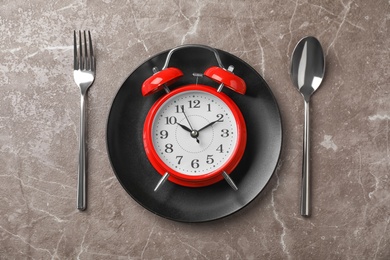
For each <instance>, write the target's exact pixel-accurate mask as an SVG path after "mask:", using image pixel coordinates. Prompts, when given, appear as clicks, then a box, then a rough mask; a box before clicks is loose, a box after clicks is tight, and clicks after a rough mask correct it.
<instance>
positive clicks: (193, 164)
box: [191, 159, 199, 169]
mask: <svg viewBox="0 0 390 260" xmlns="http://www.w3.org/2000/svg"><path fill="white" fill-rule="evenodd" d="M191 167H192V168H194V169H197V168H199V160H198V159H194V160H192V161H191Z"/></svg>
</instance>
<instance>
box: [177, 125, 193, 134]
mask: <svg viewBox="0 0 390 260" xmlns="http://www.w3.org/2000/svg"><path fill="white" fill-rule="evenodd" d="M176 124H178V125H179V126H180V127H181V128H183V129H184V130H186V131H187V132H190V133H191V132H192V130H191V129H190V128H188V127H187V126H185V125H182V124H179V123H176Z"/></svg>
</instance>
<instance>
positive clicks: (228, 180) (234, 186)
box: [222, 171, 238, 191]
mask: <svg viewBox="0 0 390 260" xmlns="http://www.w3.org/2000/svg"><path fill="white" fill-rule="evenodd" d="M222 176H223V178H225V181H226V182H227V183H229V185H230V187H232V189H233V190H235V191H237V190H238V188H237V185H236V184H235V183H234V181H233V180H232V178H230V176H229V174H227V173H226V172H225V171H223V172H222Z"/></svg>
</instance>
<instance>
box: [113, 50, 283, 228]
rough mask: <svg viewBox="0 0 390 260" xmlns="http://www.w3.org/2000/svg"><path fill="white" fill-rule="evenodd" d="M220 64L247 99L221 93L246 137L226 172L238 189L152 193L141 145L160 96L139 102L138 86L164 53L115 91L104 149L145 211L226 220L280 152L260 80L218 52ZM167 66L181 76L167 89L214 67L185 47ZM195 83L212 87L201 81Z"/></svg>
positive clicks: (277, 124) (153, 176) (210, 58)
mask: <svg viewBox="0 0 390 260" xmlns="http://www.w3.org/2000/svg"><path fill="white" fill-rule="evenodd" d="M218 53H219V55H220V57H221V61H222V63H223V65H224V66H225V67H226V68H227V67H228V66H229V65H233V66H234V67H235V69H234V73H235V74H236V75H238V76H240V77H242V78H243V79H244V80H245V82H246V84H247V93H246V95H244V96H243V95H240V94H237V93H234V92H232V91H231V90H229V89H227V88H226V87H225V88H224V90H223V91H224V92H225V93H226V94H227V95H228V96H230V97H231V98H232V99H233V100H234V101H235V102H236V104H237V105H238V106H239V108H240V109H241V112H242V114H243V116H244V118H245V121H246V125H247V132H248V137H247V138H248V141H247V147H246V150H245V153H244V156H243V158H242V160H241V162H240V163H239V165H238V166H237V168H236V169H235V170H234V171H233V172H232V173H231V175H230V176H231V178H232V179H233V180H234V182H235V183H236V184H237V186H238V188H239V190H238V191H234V190H233V189H232V188H231V187H230V186H229V185H228V184H227V183H226V182H225V181H224V180H223V181H220V182H218V183H216V184H214V185H211V186H207V187H202V188H188V187H182V186H179V185H176V184H173V183H171V182H169V181H167V182H165V183H164V185H163V186H161V187H160V189H159V190H158V191H157V192H154V191H153V189H154V188H155V186H156V184H157V182H158V181H159V179H160V178H161V175H160V174H158V173H157V172H156V171H155V170H154V169H153V167H152V166H151V164H150V163H149V161H148V159H147V157H146V154H145V151H144V148H143V141H142V131H143V124H144V120H145V117H146V114H147V113H148V111H149V109H150V108H151V106H152V105H153V103H154V102H155V101H156V100H157V99H158V98H159V97H160V96H162V95H163V94H164V93H165V92H164V91H160V93H156V94H153V95H151V96H148V97H143V96H142V94H141V85H142V83H143V81H144V80H145V79H147V78H148V77H150V76H151V75H152V74H153V73H152V68H153V67H158V68H162V66H163V65H164V62H165V58H166V55H167V52H163V53H160V54H158V55H156V56H154V57H152V58H150V59H149V60H147V61H146V62H144V63H143V64H142V65H141V66H139V67H138V68H137V69H136V70H135V71H134V72H133V73H131V74H130V76H129V77H128V78H127V79H126V81H125V82H124V83H123V85H122V87H121V88H120V89H119V91H118V93H117V95H116V97H115V99H114V101H113V103H112V107H111V110H110V114H109V118H108V123H107V149H108V154H109V158H110V161H111V165H112V167H113V169H114V172H115V174H116V176H117V178H118V180H119V182H120V183H121V184H122V186H123V188H124V189H125V190H126V191H127V192H128V193H129V194H130V195H131V197H132V198H133V199H135V200H136V201H137V202H138V203H139V204H141V205H142V206H143V207H145V208H146V209H148V210H150V211H151V212H154V213H155V214H158V215H160V216H162V217H165V218H168V219H172V220H176V221H182V222H203V221H209V220H215V219H218V218H222V217H225V216H227V215H230V214H232V213H234V212H236V211H238V210H240V209H241V208H243V207H244V206H246V205H247V204H248V203H250V202H251V201H252V200H253V199H254V198H255V197H256V196H257V195H258V194H259V193H260V192H261V191H262V190H263V188H264V187H265V186H266V184H267V183H268V181H269V180H270V178H271V176H272V174H273V172H274V170H275V168H276V165H277V162H278V159H279V155H280V151H281V145H282V123H281V117H280V113H279V108H278V105H277V103H276V100H275V98H274V96H273V94H272V92H271V90H270V88H269V87H268V85H267V83H266V82H265V81H264V79H263V78H262V77H261V76H260V75H259V74H258V73H257V72H256V71H255V70H254V69H253V68H252V67H250V66H249V65H248V64H247V63H245V62H244V61H242V60H241V59H239V58H237V57H235V56H233V55H231V54H229V53H227V52H224V51H221V50H218ZM169 65H170V66H173V67H177V68H179V69H181V70H182V71H183V73H184V76H183V77H182V78H181V79H180V80H179V81H178V82H176V83H175V84H174V85H171V86H170V88H171V89H174V88H177V87H180V86H182V85H185V84H189V83H195V82H196V78H195V77H194V76H193V73H194V72H196V73H203V72H204V71H205V70H206V69H207V68H209V67H210V66H216V65H217V63H216V61H215V56H214V55H213V54H212V52H210V51H209V50H206V49H202V48H199V47H189V48H184V49H181V50H178V51H176V52H175V53H174V54H173V55H172V58H171V61H170V64H169ZM199 83H201V84H206V85H211V86H215V87H217V84H216V83H214V82H212V81H211V80H209V79H207V78H205V77H203V78H199Z"/></svg>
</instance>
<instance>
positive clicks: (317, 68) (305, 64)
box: [290, 36, 325, 217]
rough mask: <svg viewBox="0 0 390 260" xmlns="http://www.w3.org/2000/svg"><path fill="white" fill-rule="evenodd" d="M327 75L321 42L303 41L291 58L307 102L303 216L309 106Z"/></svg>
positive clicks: (306, 195)
mask: <svg viewBox="0 0 390 260" xmlns="http://www.w3.org/2000/svg"><path fill="white" fill-rule="evenodd" d="M324 73H325V57H324V52H323V50H322V47H321V44H320V42H319V41H318V40H317V39H316V38H314V37H312V36H309V37H305V38H303V39H301V40H300V41H299V42H298V44H297V45H296V46H295V49H294V51H293V55H292V58H291V74H290V76H291V80H292V82H293V83H294V85H295V87H296V88H297V89H298V91H299V92H300V93H301V94H302V96H303V99H304V101H305V125H304V134H303V164H302V190H301V215H302V216H305V217H308V216H310V165H309V160H310V145H309V141H310V132H309V129H310V127H309V124H310V121H309V111H310V109H309V104H310V97H311V95H312V94H313V93H314V92H315V91H316V90H317V89H318V87H319V86H320V84H321V82H322V79H323V78H324Z"/></svg>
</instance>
